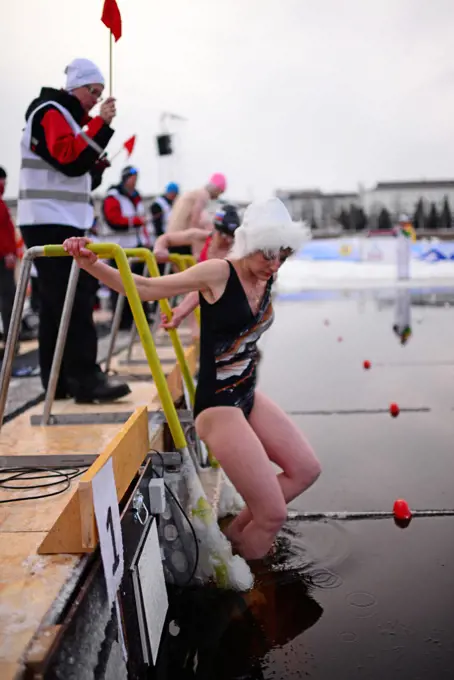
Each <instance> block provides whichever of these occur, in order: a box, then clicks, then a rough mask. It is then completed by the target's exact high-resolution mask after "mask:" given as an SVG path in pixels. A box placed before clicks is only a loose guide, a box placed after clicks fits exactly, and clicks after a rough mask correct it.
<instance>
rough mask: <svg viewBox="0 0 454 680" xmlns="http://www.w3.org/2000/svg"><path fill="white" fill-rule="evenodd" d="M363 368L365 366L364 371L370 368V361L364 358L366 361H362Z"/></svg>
mask: <svg viewBox="0 0 454 680" xmlns="http://www.w3.org/2000/svg"><path fill="white" fill-rule="evenodd" d="M363 368H365V369H366V371H368V370H369V368H370V361H367V359H366V361H364V362H363Z"/></svg>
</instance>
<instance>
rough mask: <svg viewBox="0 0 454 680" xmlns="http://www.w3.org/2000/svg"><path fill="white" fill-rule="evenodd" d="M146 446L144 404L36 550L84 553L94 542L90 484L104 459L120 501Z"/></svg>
mask: <svg viewBox="0 0 454 680" xmlns="http://www.w3.org/2000/svg"><path fill="white" fill-rule="evenodd" d="M148 446H149V437H148V412H147V409H146V407H145V406H143V407H141V408H139V409H137V410H136V412H135V413H134V414H133V415H132V416H131V417H130V418H129V420H128V421H127V423H125V424H124V425H123V427H121V429H120V430H119V432H118V433H117V434H116V435H115V437H114V438H113V439H112V441H111V442H110V443H109V444H108V445H107V447H106V448H105V449H104V451H103V452H102V453H101V454H100V455H99V456H98V458H97V459H96V460H95V462H94V463H93V464H92V465H91V466H90V467H89V469H88V470H87V471H86V472H85V473H84V475H83V476H82V477H81V478H80V482H79V486H78V489H77V491H76V493H75V494H74V496H73V497H72V498H71V500H70V501H69V503H68V505H67V506H66V507H65V508H64V510H63V512H62V513H61V514H60V515H59V517H58V518H57V520H56V522H55V523H54V525H53V526H52V528H51V530H50V531H49V533H48V534H47V536H46V538H45V539H44V541H43V542H42V543H41V545H40V546H39V549H38V553H39V554H40V555H45V554H49V553H71V554H73V553H85V552H91V551H93V550H94V549H95V548H96V546H97V544H98V533H97V529H96V521H95V512H94V508H93V496H92V492H91V483H92V480H93V478H94V477H95V475H96V474H97V473H98V472H99V470H100V469H101V468H102V467H103V465H104V464H105V463H106V461H107V460H109V459H110V458H111V459H112V465H113V470H114V476H115V484H116V488H117V497H118V500H119V501H120V500H121V499H122V498H123V496H124V494H125V493H126V491H127V489H128V486H129V484H130V483H131V480H132V479H133V478H134V475H135V474H136V473H137V470H138V469H139V467H140V465H141V464H142V462H143V461H144V459H145V457H146V455H147V453H148Z"/></svg>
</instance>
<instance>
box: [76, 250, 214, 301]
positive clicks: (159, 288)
mask: <svg viewBox="0 0 454 680" xmlns="http://www.w3.org/2000/svg"><path fill="white" fill-rule="evenodd" d="M89 243H90V240H89V239H87V238H85V237H72V238H70V239H67V240H66V241H65V242H64V244H63V247H64V249H65V250H66V251H67V252H68V253H69V254H70V255H72V256H73V257H74V258H75V259H76V260H77V263H78V265H79V267H81V268H82V269H85V271H87V272H88V273H89V274H91V275H92V276H94V277H95V278H97V279H98V280H99V281H102V282H103V283H104V284H105V285H106V286H108V287H109V288H111V289H112V290H115V291H117V292H118V293H120V294H121V295H124V294H125V289H124V286H123V282H122V280H121V277H120V274H119V272H118V270H117V269H114V268H113V267H110V266H109V265H107V264H105V263H104V262H100V261H99V260H98V257H97V255H96V254H95V253H93V252H92V251H91V250H88V249H87V247H86V246H87V245H88V244H89ZM227 277H228V267H226V266H225V263H224V262H223V261H222V260H207V261H206V262H201V263H200V264H197V265H195V266H194V267H190V268H189V269H185V271H183V272H180V273H178V274H170V275H168V276H160V277H157V278H146V277H144V276H139V275H138V274H133V278H134V283H135V284H136V287H137V290H138V293H139V296H140V299H141V300H144V301H147V300H160V299H162V298H169V297H174V296H176V295H182V294H184V293H190V292H191V291H199V290H200V291H204V292H206V293H208V295H210V296H213V297H214V298H216V297H217V294H218V291H219V290H220V289H222V290H223V287H224V286H225V282H226V281H227Z"/></svg>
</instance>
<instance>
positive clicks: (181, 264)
mask: <svg viewBox="0 0 454 680" xmlns="http://www.w3.org/2000/svg"><path fill="white" fill-rule="evenodd" d="M169 261H170V262H172V264H175V265H176V266H177V267H178V269H179V270H180V271H181V272H182V271H184V270H185V269H189V267H193V266H194V265H195V264H197V262H196V259H195V257H193V256H192V255H173V254H172V255H170V257H169ZM194 314H195V318H196V319H197V323H198V324H199V326H200V307H196V308H195V309H194Z"/></svg>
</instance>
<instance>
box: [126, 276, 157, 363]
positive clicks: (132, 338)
mask: <svg viewBox="0 0 454 680" xmlns="http://www.w3.org/2000/svg"><path fill="white" fill-rule="evenodd" d="M147 271H148V269H147V265H146V264H144V265H143V272H142V275H143V276H146V275H147ZM152 334H153V333H152ZM136 338H137V328H136V324H135V323H133V324H132V326H131V331H130V333H129V342H128V351H127V354H126V361H127V362H130V361H131V355H132V348H133V345H134V343H135V341H136Z"/></svg>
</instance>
